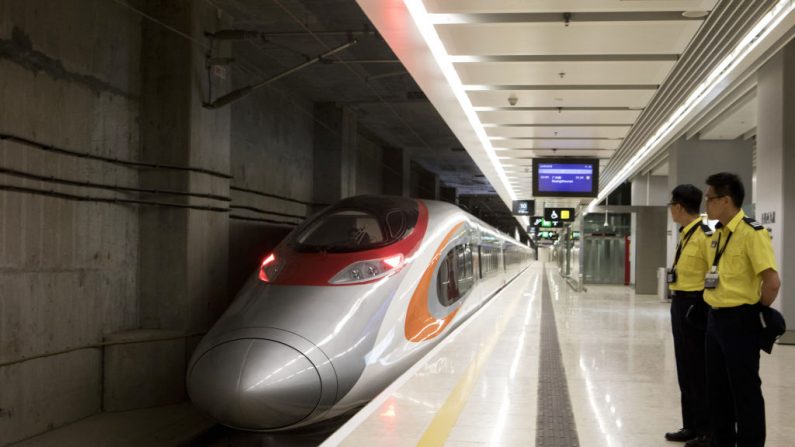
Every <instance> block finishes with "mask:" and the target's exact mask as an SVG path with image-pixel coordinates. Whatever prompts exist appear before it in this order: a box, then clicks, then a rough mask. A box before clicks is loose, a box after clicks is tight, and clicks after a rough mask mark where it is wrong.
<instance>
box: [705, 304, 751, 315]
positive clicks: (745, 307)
mask: <svg viewBox="0 0 795 447" xmlns="http://www.w3.org/2000/svg"><path fill="white" fill-rule="evenodd" d="M755 306H756V304H740V305H739V306H732V307H718V306H712V305H710V306H709V308H710V309H712V310H715V311H719V312H721V313H726V312H730V311H739V310H753V309H754V307H755Z"/></svg>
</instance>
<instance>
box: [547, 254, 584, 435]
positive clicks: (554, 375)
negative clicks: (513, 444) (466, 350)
mask: <svg viewBox="0 0 795 447" xmlns="http://www.w3.org/2000/svg"><path fill="white" fill-rule="evenodd" d="M547 281H548V279H547V277H546V269H544V274H543V278H542V280H541V283H542V284H541V344H540V349H541V355H540V358H539V363H538V411H537V414H538V416H537V418H536V447H577V446H579V445H580V442H579V439H578V438H577V426H576V424H575V423H574V413H573V412H572V409H571V399H569V387H568V385H567V384H566V370H565V369H564V368H563V359H562V357H561V353H560V343H559V342H558V328H557V325H556V324H555V310H554V308H553V306H552V296H551V295H550V292H549V284H548V282H547Z"/></svg>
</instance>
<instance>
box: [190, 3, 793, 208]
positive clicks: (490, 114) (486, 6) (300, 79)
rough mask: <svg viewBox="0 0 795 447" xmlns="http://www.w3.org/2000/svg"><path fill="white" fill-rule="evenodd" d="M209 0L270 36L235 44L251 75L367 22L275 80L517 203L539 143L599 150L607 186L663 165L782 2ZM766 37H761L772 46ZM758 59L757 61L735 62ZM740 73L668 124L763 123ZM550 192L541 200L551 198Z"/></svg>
mask: <svg viewBox="0 0 795 447" xmlns="http://www.w3.org/2000/svg"><path fill="white" fill-rule="evenodd" d="M205 1H206V2H208V3H210V4H212V5H215V6H216V7H218V8H219V10H221V11H223V12H225V13H226V14H228V15H229V16H230V17H231V18H232V20H231V21H232V23H231V26H232V27H233V28H236V29H245V30H251V31H257V32H259V33H262V34H263V38H261V39H254V40H252V39H249V40H247V41H245V42H236V43H235V57H236V60H237V59H238V57H239V58H240V61H238V62H237V63H236V65H235V67H237V68H238V70H237V71H236V72H233V73H236V77H237V79H238V82H239V83H241V84H245V83H247V82H248V83H250V82H254V81H258V80H261V79H263V78H267V77H270V76H273V75H274V74H277V73H280V72H282V71H284V70H287V69H289V68H291V67H294V66H296V65H298V64H301V63H303V62H304V61H306V60H307V58H308V57H310V56H316V55H318V54H320V53H322V52H324V51H328V50H330V49H332V48H335V47H336V46H339V45H342V44H344V43H346V42H347V41H348V39H349V37H350V35H349V34H348V33H346V32H341V31H353V32H354V36H355V37H356V38H357V39H358V43H356V44H355V45H354V46H352V47H350V48H348V49H346V50H344V51H343V52H340V53H337V54H336V55H335V56H333V57H330V58H328V59H327V60H325V61H324V63H319V64H315V65H312V66H310V67H308V68H305V69H303V70H300V71H298V72H296V73H293V74H291V75H290V76H289V77H287V78H285V79H284V80H282V81H279V82H278V83H275V84H273V85H271V86H269V88H270V89H272V90H274V91H281V92H282V93H283V94H285V95H288V96H296V97H298V98H296V99H295V100H296V101H297V102H301V101H307V100H308V101H310V102H309V103H308V104H309V107H311V102H323V101H328V102H335V103H338V104H342V105H345V106H347V107H350V108H351V109H353V110H354V111H356V112H357V116H358V119H359V130H360V132H361V133H362V134H364V135H365V136H366V137H368V138H370V139H372V140H374V141H376V142H377V143H379V144H381V145H382V146H384V147H387V148H388V147H398V148H403V149H405V150H406V151H407V152H409V153H410V154H411V157H412V159H414V160H415V161H418V162H419V163H420V164H422V165H423V166H424V167H425V168H426V169H429V170H431V171H433V172H436V173H437V174H439V176H440V180H441V182H442V183H443V184H445V185H447V186H453V187H455V188H456V189H457V191H458V193H459V194H464V195H487V194H496V195H498V196H499V197H500V199H501V200H502V202H503V203H505V204H510V202H511V200H516V199H527V198H530V197H531V196H532V188H531V185H532V169H531V166H532V159H533V158H536V157H548V156H577V157H596V158H599V159H600V166H601V171H602V174H601V176H600V177H601V178H600V196H601V194H606V193H608V192H610V190H611V187H615V182H616V181H624V180H626V179H627V178H629V177H630V175H632V174H633V173H637V172H638V171H639V170H640V169H646V170H647V172H648V171H649V170H652V169H653V170H654V172H655V173H657V174H662V173H665V172H666V167H665V165H664V163H665V161H664V156H663V157H660V154H659V153H658V152H660V151H661V150H662V149H664V143H665V141H663V140H662V139H659V140H655V146H654V147H653V148H652V147H649V145H650V144H651V141H652V139H654V138H652V137H655V138H656V136H657V135H658V134H659V132H660V130H659V129H662V127H660V126H661V125H667V124H668V123H669V122H670V119H671V118H669V117H670V116H672V114H673V113H675V112H678V111H679V110H677V109H676V108H677V107H678V106H679V105H680V104H682V103H683V102H684V101H685V99H688V98H687V97H688V95H690V93H691V92H692V91H693V90H694V89H695V87H696V86H697V85H698V83H699V82H701V79H702V78H703V77H704V76H706V73H707V71H708V70H709V69H712V68H713V67H715V66H716V65H719V64H720V63H722V58H723V57H724V56H725V55H726V54H728V53H729V52H730V51H732V50H733V49H734V48H735V44H736V43H737V42H738V41H739V40H740V39H742V38H743V36H744V35H745V33H746V32H747V31H748V30H749V29H750V28H751V27H752V26H754V25H755V24H756V23H757V22H758V21H759V19H760V17H762V16H763V15H764V14H766V12H767V11H768V10H770V8H771V6H772V5H773V4H777V1H776V0H753V1H747V2H746V1H743V2H735V1H728V0H723V1H718V0H532V1H531V0H489V1H483V0H267V1H266V0H205ZM789 12H792V11H791V9H790V10H789ZM793 15H794V14H789V16H787V20H788V21H785V24H787V26H791V22H792V21H793V18H792V16H793ZM373 29H375V30H377V34H376V33H373V32H372V30H373ZM367 30H369V32H362V31H367ZM780 34H781V33H779V35H780ZM766 39H767V38H766ZM771 39H772V38H771ZM767 40H770V39H767ZM767 45H768V46H767V47H764V46H763V45H759V47H760V48H762V49H757V50H755V51H756V52H757V53H759V54H761V52H762V51H763V50H764V49H765V48H770V45H771V44H769V43H768V44H767ZM749 51H750V50H749ZM755 54H756V53H755ZM759 54H756V56H755V57H757V58H760V57H761V56H760V55H759ZM744 68H747V64H746V65H739V68H736V67H735V66H732V70H735V71H736V70H740V69H744ZM732 76H734V77H731V76H728V77H726V78H725V79H727V80H728V81H726V82H724V84H725V85H723V86H722V87H721V88H722V89H723V90H722V91H721V92H722V93H720V94H717V93H714V92H712V91H711V90H710V91H709V92H708V94H704V95H702V96H703V97H708V98H707V99H709V101H712V102H711V103H710V104H711V105H710V107H711V108H708V107H706V106H699V107H701V108H691V109H688V110H687V113H689V115H688V117H687V118H688V120H689V121H687V126H685V125H684V124H681V125H680V124H677V126H678V127H676V126H674V127H676V128H675V129H674V128H673V127H672V128H671V129H668V133H670V134H671V135H670V138H673V137H674V136H676V137H678V136H680V135H683V134H684V135H686V137H687V138H750V137H752V136H753V134H754V132H755V131H754V129H755V117H754V110H755V105H754V104H755V94H754V93H753V91H754V86H753V85H750V86H748V85H744V86H743V87H742V88H734V87H732V88H728V87H727V85H728V84H730V82H734V81H735V80H738V81H737V82H740V81H743V80H744V79H745V80H746V81H747V76H746V77H745V78H742V77H741V76H740V75H734V74H732ZM233 78H235V76H233ZM721 79H724V78H721ZM716 82H717V81H716ZM746 84H748V83H747V82H746ZM285 87H286V88H285ZM724 96H726V97H728V99H726V98H724ZM512 103H513V104H512ZM699 104H700V103H699ZM715 104H718V106H715ZM699 113H701V115H698V114H699ZM666 119H668V120H669V121H665V120H666ZM655 131H656V133H655ZM674 131H676V132H678V133H676V132H674ZM666 135H668V134H667V133H666ZM644 144H645V145H644ZM652 149H654V150H652ZM649 163H652V165H649ZM629 168H631V169H629ZM544 203H545V202H544V201H543V199H542V200H537V201H536V206H537V208H539V209H540V208H541V207H543V205H544ZM547 203H555V204H556V205H557V206H572V205H576V204H582V203H587V202H586V201H585V200H578V199H556V200H554V201H547ZM520 221H521V219H520Z"/></svg>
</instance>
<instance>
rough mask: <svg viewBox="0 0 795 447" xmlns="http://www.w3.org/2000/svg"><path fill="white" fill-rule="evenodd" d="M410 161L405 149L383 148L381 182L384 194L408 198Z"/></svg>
mask: <svg viewBox="0 0 795 447" xmlns="http://www.w3.org/2000/svg"><path fill="white" fill-rule="evenodd" d="M410 164H411V159H410V157H409V155H408V153H407V152H406V150H405V149H402V148H397V147H389V148H384V150H383V164H382V168H381V169H382V171H383V173H382V176H381V178H382V181H383V188H382V190H383V191H384V194H387V195H393V196H403V197H409V195H410V193H409V188H410V182H411V180H410V178H411V166H410Z"/></svg>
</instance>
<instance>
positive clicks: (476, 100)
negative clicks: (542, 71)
mask: <svg viewBox="0 0 795 447" xmlns="http://www.w3.org/2000/svg"><path fill="white" fill-rule="evenodd" d="M511 93H513V94H514V95H516V98H517V101H516V106H521V107H643V106H645V105H646V104H647V103H648V102H649V100H650V99H651V98H652V96H654V92H653V91H650V90H534V91H517V92H506V91H471V92H467V94H468V96H469V98H470V100H471V101H472V105H474V106H476V107H477V106H480V107H506V106H509V103H508V96H510V95H511Z"/></svg>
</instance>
